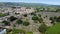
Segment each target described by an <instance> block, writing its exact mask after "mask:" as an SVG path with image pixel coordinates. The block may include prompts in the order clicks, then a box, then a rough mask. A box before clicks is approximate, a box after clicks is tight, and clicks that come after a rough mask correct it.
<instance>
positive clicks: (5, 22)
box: [2, 20, 10, 25]
mask: <svg viewBox="0 0 60 34" xmlns="http://www.w3.org/2000/svg"><path fill="white" fill-rule="evenodd" d="M2 23H4V24H5V25H10V23H9V22H8V21H5V20H4V21H2Z"/></svg>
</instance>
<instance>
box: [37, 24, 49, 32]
mask: <svg viewBox="0 0 60 34" xmlns="http://www.w3.org/2000/svg"><path fill="white" fill-rule="evenodd" d="M47 29H48V27H47V26H46V25H45V24H42V25H41V26H40V27H39V29H38V30H39V32H42V33H44V32H45V31H46V30H47Z"/></svg>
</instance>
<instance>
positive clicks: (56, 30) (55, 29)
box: [45, 23, 60, 34]
mask: <svg viewBox="0 0 60 34" xmlns="http://www.w3.org/2000/svg"><path fill="white" fill-rule="evenodd" d="M45 34H60V23H57V24H55V25H54V26H52V27H51V28H49V29H48V30H47V31H46V32H45Z"/></svg>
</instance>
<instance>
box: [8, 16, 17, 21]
mask: <svg viewBox="0 0 60 34" xmlns="http://www.w3.org/2000/svg"><path fill="white" fill-rule="evenodd" d="M9 19H10V21H14V20H16V19H17V18H16V17H14V16H11V17H10V18H9Z"/></svg>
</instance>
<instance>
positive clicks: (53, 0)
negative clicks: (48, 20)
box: [0, 0, 60, 5]
mask: <svg viewBox="0 0 60 34" xmlns="http://www.w3.org/2000/svg"><path fill="white" fill-rule="evenodd" d="M0 2H24V3H45V4H51V5H60V0H0Z"/></svg>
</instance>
